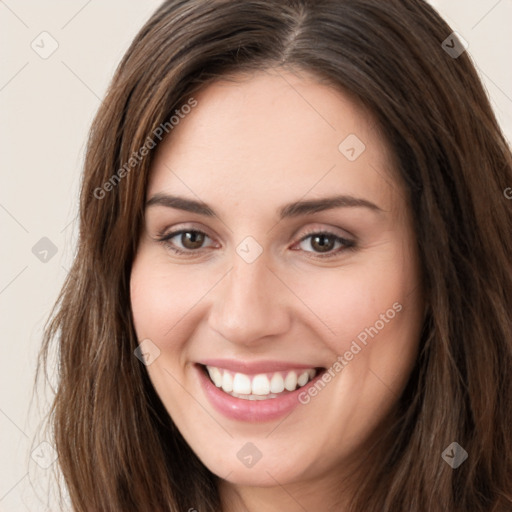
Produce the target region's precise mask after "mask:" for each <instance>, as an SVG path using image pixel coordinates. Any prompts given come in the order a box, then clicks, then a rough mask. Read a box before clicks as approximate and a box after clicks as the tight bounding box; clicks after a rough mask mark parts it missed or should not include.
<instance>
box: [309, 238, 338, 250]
mask: <svg viewBox="0 0 512 512" xmlns="http://www.w3.org/2000/svg"><path fill="white" fill-rule="evenodd" d="M335 243H336V241H335V240H334V237H332V236H329V235H323V234H318V235H314V236H312V237H311V247H312V248H313V249H314V250H315V251H317V252H329V251H331V250H332V249H333V248H334V245H335Z"/></svg>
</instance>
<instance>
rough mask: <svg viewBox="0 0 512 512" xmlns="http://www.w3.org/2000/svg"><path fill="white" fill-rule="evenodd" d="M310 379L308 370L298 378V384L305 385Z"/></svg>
mask: <svg viewBox="0 0 512 512" xmlns="http://www.w3.org/2000/svg"><path fill="white" fill-rule="evenodd" d="M308 380H309V375H308V372H304V373H301V375H300V377H299V378H298V379H297V384H298V385H299V386H301V387H302V386H305V385H306V384H307V382H308Z"/></svg>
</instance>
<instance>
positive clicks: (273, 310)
mask: <svg viewBox="0 0 512 512" xmlns="http://www.w3.org/2000/svg"><path fill="white" fill-rule="evenodd" d="M287 294H288V295H289V294H290V292H289V291H288V290H287V289H286V287H285V286H284V285H283V284H282V282H281V281H280V280H279V279H278V278H277V277H276V276H275V275H274V274H273V271H271V270H270V269H269V268H268V267H267V264H266V260H265V259H264V258H263V257H260V258H258V259H257V260H256V261H255V262H253V263H247V262H245V261H244V260H243V259H242V258H240V257H238V255H235V257H234V262H233V267H232V268H231V271H230V272H229V273H228V274H227V275H226V276H225V278H224V279H223V280H222V281H221V282H220V283H219V285H218V286H217V287H216V290H215V295H214V296H213V297H212V298H213V303H212V306H211V308H210V313H209V319H208V323H209V326H210V328H212V329H213V330H214V331H216V332H217V333H218V334H220V335H221V336H222V337H223V338H225V339H227V340H229V341H230V342H232V343H236V344H242V345H247V346H252V345H255V344H258V342H260V341H262V340H263V339H264V338H265V339H267V341H268V337H269V336H278V335H280V334H283V333H285V332H287V331H288V329H289V328H290V323H291V319H290V311H289V309H288V307H287V305H288V302H287V301H289V298H287Z"/></svg>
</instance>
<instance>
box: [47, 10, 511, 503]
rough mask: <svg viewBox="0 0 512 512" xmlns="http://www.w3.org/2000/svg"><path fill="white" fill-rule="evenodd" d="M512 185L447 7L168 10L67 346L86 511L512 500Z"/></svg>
mask: <svg viewBox="0 0 512 512" xmlns="http://www.w3.org/2000/svg"><path fill="white" fill-rule="evenodd" d="M511 168H512V167H511V154H510V150H509V148H508V147H507V145H506V143H505V141H504V138H503V136H502V134H501V132H500V129H499V127H498V125H497V122H496V120H495V117H494V115H493V113H492V111H491V107H490V105H489V102H488V99H487V97H486V95H485V93H484V90H483V88H482V86H481V84H480V82H479V80H478V77H477V75H476V73H475V70H474V68H473V66H472V64H471V62H470V59H469V57H468V55H467V53H466V52H465V47H464V44H463V42H462V41H461V40H460V39H458V38H457V37H456V35H454V34H453V33H452V30H451V29H450V28H449V27H448V26H447V25H446V23H445V22H444V21H442V20H441V19H440V17H439V16H438V15H437V13H436V12H435V11H434V10H433V9H432V8H431V7H430V6H429V5H428V4H426V3H425V2H423V1H420V0H390V1H388V2H380V1H378V0H352V1H348V0H347V1H340V0H336V1H335V0H321V1H318V0H317V1H315V2H313V1H311V0H290V1H288V2H285V3H282V2H276V1H271V0H249V1H245V2H229V1H225V0H215V1H208V2H205V1H199V0H182V1H177V0H173V1H167V2H164V3H163V5H162V6H161V7H160V8H159V9H158V10H157V12H156V13H155V14H154V15H153V17H152V18H151V19H150V20H149V21H148V22H147V23H146V25H145V26H144V27H143V28H142V30H141V31H140V33H139V35H138V36H137V37H136V39H135V41H134V42H133V44H132V46H131V47H130V49H129V50H128V52H127V54H126V55H125V57H124V59H123V61H122V62H121V64H120V66H119V68H118V70H117V72H116V75H115V77H114V79H113V82H112V85H111V87H110V89H109V92H108V94H107V97H106V99H105V101H104V103H103V105H102V107H101V108H100V111H99V113H98V115H97V117H96V120H95V122H94V125H93V127H92V131H91V136H90V142H89V146H88V151H87V157H86V162H85V170H84V180H83V186H82V193H81V204H80V212H81V216H80V242H79V247H78V253H77V256H76V258H75V262H74V265H73V267H72V270H71V272H70V275H69V277H68V279H67V281H66V283H65V285H64V289H63V291H62V294H61V297H60V300H59V302H58V305H57V310H56V314H55V316H54V318H53V320H52V322H51V324H50V326H49V328H48V330H47V334H46V339H45V343H44V346H43V351H42V360H41V364H42V365H44V364H45V363H46V355H47V354H48V351H49V348H50V345H51V340H52V339H55V338H56V337H57V335H58V343H59V350H60V384H59V387H58V390H57V394H56V397H55V402H54V405H53V409H52V416H51V421H52V425H53V427H54V429H55V443H56V449H57V451H58V454H59V464H60V468H61V469H62V473H63V476H64V479H65V482H66V486H67V488H68V490H69V494H70V498H71V501H72V504H73V507H74V510H77V511H86V510H112V511H119V510H123V511H128V510H137V511H146V510H147V511H152V512H153V511H160V510H162V511H164V510H172V511H185V510H188V511H192V510H197V511H201V512H202V511H223V512H226V511H240V510H250V511H252V510H265V511H270V510H287V511H295V510H313V508H314V507H316V509H319V510H341V511H363V510H364V511H393V512H397V511H411V510H414V511H425V512H426V511H429V512H430V511H438V510H439V511H446V510H450V511H461V512H462V511H472V512H473V511H486V512H487V511H488V512H491V511H492V512H498V511H506V510H512V491H511V489H512V467H511V466H512V434H511V432H510V425H512V413H511V408H510V402H511V398H512V378H511V377H512V313H511V308H510V303H511V300H512V266H511V263H510V254H511V253H512V239H511V236H510V234H511V232H512V208H511V204H510V201H507V198H506V194H504V190H506V189H507V187H510V185H511V183H512V170H511Z"/></svg>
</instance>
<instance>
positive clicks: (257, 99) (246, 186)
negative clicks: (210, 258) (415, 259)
mask: <svg viewBox="0 0 512 512" xmlns="http://www.w3.org/2000/svg"><path fill="white" fill-rule="evenodd" d="M194 98H195V99H196V101H197V106H196V107H195V108H194V109H193V110H192V111H191V112H190V113H189V114H187V115H186V116H184V117H183V119H181V120H180V122H179V123H178V124H177V125H176V126H174V128H173V130H172V132H171V133H170V135H169V136H168V137H167V139H164V141H163V142H162V143H161V144H160V146H159V148H158V151H157V154H156V158H155V160H154V162H153V166H152V173H151V179H150V184H149V189H148V196H149V195H152V194H154V193H158V192H162V191H167V192H172V193H178V192H182V193H184V194H186V195H188V196H190V195H191V193H192V194H194V195H197V196H199V197H200V198H201V199H204V200H208V202H215V201H217V203H218V204H219V205H222V203H223V199H224V200H225V199H226V197H227V195H229V197H231V198H233V197H238V198H239V199H240V201H245V202H246V205H247V206H252V207H257V206H258V209H261V202H262V200H264V202H265V204H281V203H284V202H286V200H287V199H289V200H296V199H298V198H299V197H303V196H306V198H315V197H317V196H322V195H325V194H331V195H332V192H333V190H334V191H336V192H340V193H346V194H354V195H359V196H361V195H365V196H370V197H372V196H373V198H374V199H376V198H380V202H381V205H382V207H383V208H384V209H389V208H390V207H391V204H392V203H393V197H392V196H393V189H395V188H396V186H395V185H394V184H393V178H392V176H391V172H390V167H391V166H390V158H389V153H388V149H387V147H386V144H385V142H384V141H383V140H382V137H380V136H379V133H378V130H377V129H376V125H375V123H374V121H373V119H372V117H371V116H370V115H369V114H368V113H367V112H366V111H365V110H364V109H363V108H361V106H359V105H358V104H356V103H355V102H354V101H353V100H351V99H350V98H349V97H348V96H347V95H345V94H343V93H342V92H340V91H339V90H337V89H334V88H333V87H330V86H328V85H326V84H322V83H320V82H319V80H317V79H316V78H315V77H314V76H312V75H310V74H307V73H304V72H293V73H292V72H290V71H284V70H271V71H260V72H256V73H253V74H251V75H244V76H239V77H234V78H233V79H230V80H223V81H218V82H215V83H213V84H211V85H209V86H207V87H206V88H204V89H203V90H202V91H201V92H200V93H199V94H197V95H196V96H195V97H194Z"/></svg>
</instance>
